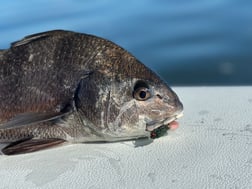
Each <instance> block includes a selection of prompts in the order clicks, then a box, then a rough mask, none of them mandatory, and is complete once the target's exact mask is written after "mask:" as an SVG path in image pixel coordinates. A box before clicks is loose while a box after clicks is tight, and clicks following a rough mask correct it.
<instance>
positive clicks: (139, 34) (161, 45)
mask: <svg viewBox="0 0 252 189" xmlns="http://www.w3.org/2000/svg"><path fill="white" fill-rule="evenodd" d="M251 7H252V1H248V0H247V1H245V0H166V1H165V0H145V1H135V0H127V1H117V0H99V1H98V0H85V1H81V0H36V1H28V0H24V1H18V0H12V1H5V2H4V3H2V4H1V6H0V36H1V38H0V48H2V49H3V48H8V47H9V43H11V42H13V41H16V40H18V39H20V38H22V37H24V36H25V35H28V34H32V33H37V32H41V31H46V30H52V29H66V30H73V31H78V32H82V33H91V34H95V35H98V36H101V37H104V38H107V39H110V40H112V41H114V42H115V43H117V44H119V45H121V46H122V47H124V48H125V49H127V50H128V51H130V52H131V53H132V54H134V55H135V56H136V57H137V58H138V59H140V60H141V61H142V62H143V63H145V64H146V65H147V66H149V67H150V68H152V69H154V70H155V71H156V72H158V73H159V74H160V75H161V76H162V77H163V78H164V79H165V80H166V81H167V82H168V83H169V84H171V85H251V84H252V76H251V73H252V62H251V60H252V11H251Z"/></svg>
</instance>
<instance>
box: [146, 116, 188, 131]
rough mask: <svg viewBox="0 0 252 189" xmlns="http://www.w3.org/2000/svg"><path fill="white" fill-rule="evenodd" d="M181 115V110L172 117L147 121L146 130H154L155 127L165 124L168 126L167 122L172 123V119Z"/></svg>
mask: <svg viewBox="0 0 252 189" xmlns="http://www.w3.org/2000/svg"><path fill="white" fill-rule="evenodd" d="M182 116H183V112H181V113H180V114H178V115H176V116H174V117H170V118H167V119H163V120H160V121H155V122H154V123H147V124H146V131H150V132H151V131H154V130H155V129H157V128H159V127H161V126H164V125H167V126H168V127H169V124H170V123H172V122H173V121H175V120H177V119H178V118H180V117H182Z"/></svg>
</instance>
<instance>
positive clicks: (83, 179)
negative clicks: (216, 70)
mask: <svg viewBox="0 0 252 189" xmlns="http://www.w3.org/2000/svg"><path fill="white" fill-rule="evenodd" d="M175 91H176V92H177V93H178V95H179V96H180V98H181V100H182V102H183V104H184V106H185V110H184V117H183V118H181V119H180V120H179V122H180V128H179V129H178V130H176V131H173V132H169V134H168V136H165V137H162V138H159V139H157V140H155V141H154V142H153V143H151V144H148V145H145V146H142V145H143V144H144V143H147V141H144V140H141V141H135V142H132V141H129V142H121V143H106V144H77V145H68V146H63V147H59V148H54V149H49V150H45V151H40V152H36V153H31V154H25V155H17V156H0V178H1V182H0V188H19V189H20V188H24V189H27V188H45V189H48V188H53V189H54V188H95V189H97V188H151V189H153V188H179V189H181V188H185V189H189V188H193V189H195V188H199V189H202V188H214V189H217V188H221V189H222V188H243V189H246V188H252V87H177V88H175ZM135 145H137V146H138V147H135Z"/></svg>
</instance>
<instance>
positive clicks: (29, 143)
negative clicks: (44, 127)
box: [2, 138, 66, 155]
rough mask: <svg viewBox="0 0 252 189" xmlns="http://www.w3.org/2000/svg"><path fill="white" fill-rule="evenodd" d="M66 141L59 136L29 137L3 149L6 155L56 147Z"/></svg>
mask: <svg viewBox="0 0 252 189" xmlns="http://www.w3.org/2000/svg"><path fill="white" fill-rule="evenodd" d="M64 142H66V141H65V140H62V139H58V138H50V139H27V140H22V141H17V142H14V143H11V144H10V145H8V146H6V147H5V148H3V149H2V152H3V153H4V154H5V155H17V154H25V153H30V152H35V151H38V150H44V149H47V148H51V147H55V146H58V145H60V144H63V143H64Z"/></svg>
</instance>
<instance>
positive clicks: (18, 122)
mask: <svg viewBox="0 0 252 189" xmlns="http://www.w3.org/2000/svg"><path fill="white" fill-rule="evenodd" d="M69 113H71V112H65V113H62V112H49V113H37V112H35V113H23V114H19V115H17V116H15V117H14V118H12V119H11V120H9V121H8V122H6V123H3V124H0V129H16V128H20V127H24V126H30V125H36V124H38V123H42V122H46V121H53V120H57V119H59V118H61V117H63V116H66V115H67V114H69Z"/></svg>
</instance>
